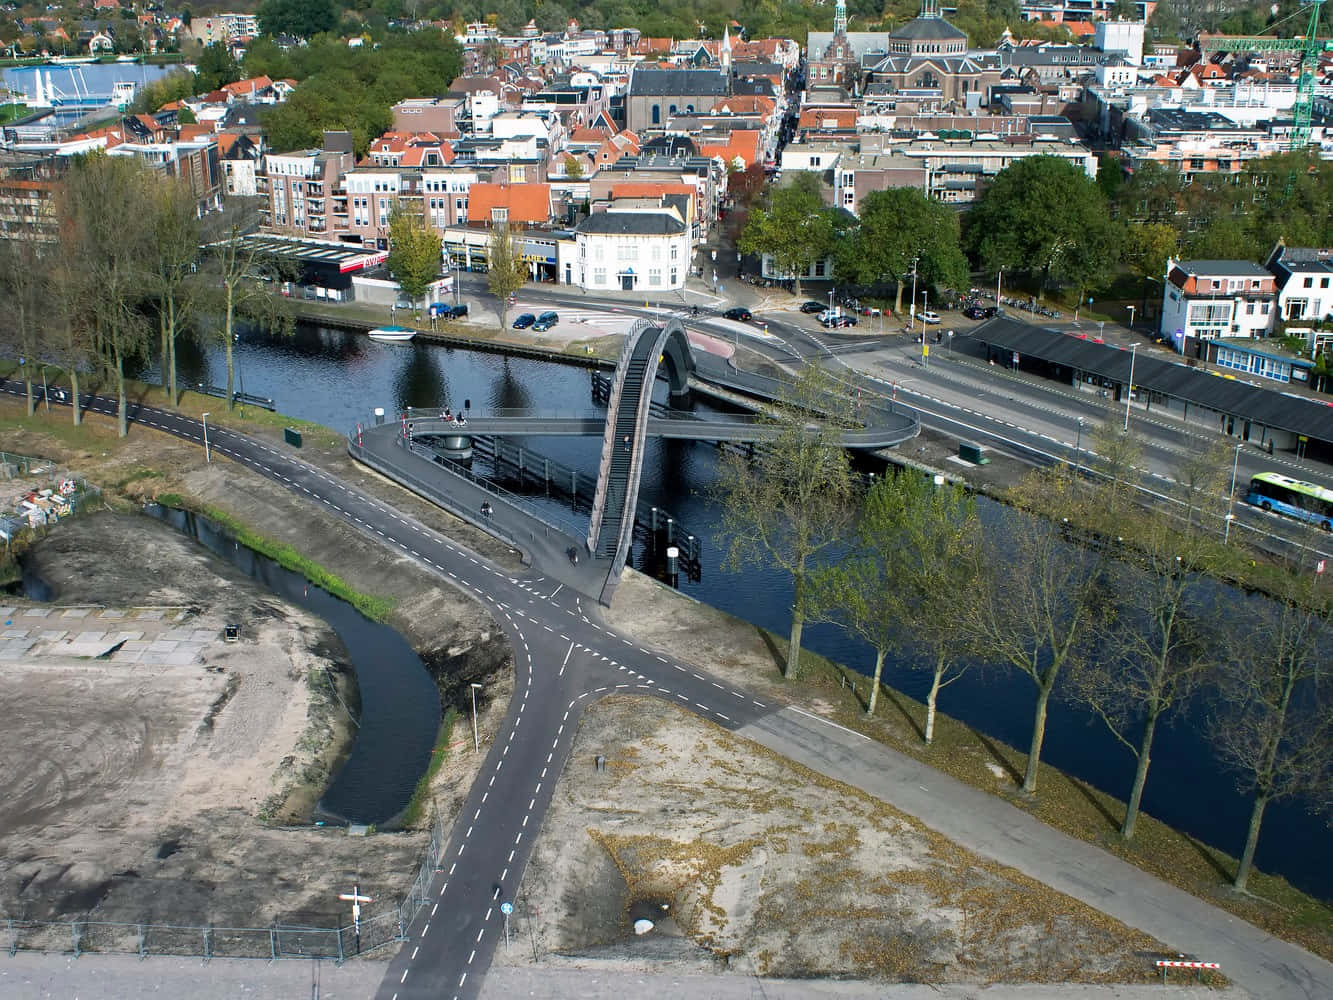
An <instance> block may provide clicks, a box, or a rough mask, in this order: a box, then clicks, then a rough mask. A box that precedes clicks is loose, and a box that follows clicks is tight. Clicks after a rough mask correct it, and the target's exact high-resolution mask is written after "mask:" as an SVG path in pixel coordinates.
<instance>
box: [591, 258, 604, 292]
mask: <svg viewBox="0 0 1333 1000" xmlns="http://www.w3.org/2000/svg"><path fill="white" fill-rule="evenodd" d="M598 256H601V255H600V254H598ZM592 283H593V284H594V285H605V284H606V268H604V267H594V268H593V269H592Z"/></svg>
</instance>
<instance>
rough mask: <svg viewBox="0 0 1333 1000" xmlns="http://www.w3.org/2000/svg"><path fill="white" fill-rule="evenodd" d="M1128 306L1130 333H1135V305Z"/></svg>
mask: <svg viewBox="0 0 1333 1000" xmlns="http://www.w3.org/2000/svg"><path fill="white" fill-rule="evenodd" d="M1126 308H1128V309H1129V330H1130V333H1133V332H1134V307H1133V306H1127V307H1126Z"/></svg>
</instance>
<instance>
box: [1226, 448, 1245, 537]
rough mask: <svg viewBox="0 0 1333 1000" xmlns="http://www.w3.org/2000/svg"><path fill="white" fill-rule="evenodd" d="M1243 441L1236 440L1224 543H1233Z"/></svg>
mask: <svg viewBox="0 0 1333 1000" xmlns="http://www.w3.org/2000/svg"><path fill="white" fill-rule="evenodd" d="M1244 443H1245V442H1243V441H1237V442H1236V457H1235V458H1233V459H1232V460H1231V493H1230V495H1229V496H1228V497H1227V526H1226V530H1225V531H1224V532H1223V533H1222V544H1223V545H1230V544H1231V522H1232V521H1233V520H1235V518H1236V515H1235V514H1234V513H1233V511H1234V510H1235V509H1236V470H1237V468H1238V467H1239V466H1240V446H1241V445H1242V444H1244Z"/></svg>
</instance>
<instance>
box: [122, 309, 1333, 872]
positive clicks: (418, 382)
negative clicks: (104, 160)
mask: <svg viewBox="0 0 1333 1000" xmlns="http://www.w3.org/2000/svg"><path fill="white" fill-rule="evenodd" d="M179 353H180V356H181V359H182V362H181V363H182V373H185V372H186V370H187V367H186V365H187V363H188V364H189V365H197V367H195V368H190V369H189V372H190V375H189V377H190V379H191V380H194V381H212V382H214V383H215V384H216V383H217V382H220V381H221V379H222V378H223V377H225V368H224V366H223V364H222V360H221V358H222V349H221V347H220V346H216V345H214V346H208V347H205V348H203V349H198V350H197V353H196V354H194V355H189V354H188V353H187V351H186V350H185V349H184V348H182V349H181V351H180V352H179ZM236 358H237V368H238V373H239V375H240V377H241V378H243V379H244V381H245V389H246V390H247V391H249V392H252V393H257V394H259V395H263V396H271V397H272V398H273V399H275V400H276V401H277V404H278V407H279V409H280V410H281V411H282V412H284V413H288V414H291V415H292V416H295V417H299V418H302V419H306V420H311V421H315V422H317V423H321V424H324V425H326V426H328V427H332V428H335V429H338V430H342V431H346V430H349V429H350V428H352V427H354V426H355V425H356V423H357V421H366V420H367V419H368V418H369V417H370V414H371V412H372V411H373V409H374V408H375V407H377V406H379V407H384V408H385V409H386V411H387V412H388V413H390V414H393V413H397V412H399V411H400V410H401V408H402V407H404V406H406V405H413V406H432V407H434V406H443V405H448V406H452V407H454V408H457V407H458V405H459V404H460V403H461V402H462V401H463V400H464V399H467V398H471V400H472V403H473V408H474V412H484V409H489V408H491V407H501V406H504V407H515V406H517V407H528V408H546V409H551V410H560V411H565V412H570V411H573V412H576V413H580V414H594V413H602V412H604V411H603V409H602V408H601V407H600V406H598V405H596V404H595V403H593V401H592V399H591V397H590V393H589V374H588V371H587V370H586V369H583V368H579V367H576V366H573V365H565V364H557V363H551V362H541V361H533V360H528V359H525V358H505V357H502V356H499V355H496V354H491V353H484V352H480V351H462V350H455V349H451V348H444V347H436V346H430V345H427V344H424V343H421V344H419V343H416V342H413V343H412V344H411V345H410V346H404V345H398V344H378V343H375V342H373V341H369V340H368V339H366V338H365V337H364V336H359V335H355V334H350V333H347V332H345V331H339V330H329V329H321V328H318V327H310V326H300V327H298V329H297V333H296V336H295V337H292V338H279V337H271V336H268V335H265V334H263V333H262V332H259V331H252V330H247V331H245V332H244V333H243V334H242V336H241V338H240V341H239V342H238V343H237V345H236ZM144 372H145V375H146V376H147V377H150V378H152V377H155V374H156V369H155V368H154V367H152V366H151V365H150V366H146V367H145V369H144ZM196 373H198V374H197V375H196ZM205 376H206V377H205ZM665 394H666V386H665V384H664V383H659V385H658V386H657V390H656V392H655V399H659V401H661V400H665V398H666V397H665ZM695 407H696V409H699V410H701V411H704V412H709V410H710V407H709V405H708V404H707V403H706V402H696V403H695ZM522 443H523V444H524V445H525V446H526V447H529V448H531V449H534V450H536V451H538V452H540V453H541V454H543V455H544V456H546V457H549V458H551V459H553V460H556V461H559V462H563V463H565V464H567V465H571V466H573V467H575V468H577V469H579V470H580V471H582V472H584V473H585V474H587V475H592V476H595V475H596V471H597V463H598V457H599V449H600V444H601V442H600V439H598V438H574V437H568V438H530V439H527V440H526V441H524V442H522ZM717 461H718V451H717V449H716V448H715V447H713V446H712V445H708V444H702V443H699V444H694V443H689V442H683V441H662V440H658V441H651V442H649V445H648V449H647V451H646V453H645V456H644V476H643V484H642V487H641V493H640V499H641V501H642V502H643V503H644V504H646V505H649V506H651V505H657V506H659V507H661V508H664V509H666V510H669V511H670V512H671V513H672V514H673V515H674V516H675V517H676V518H677V519H678V520H679V521H680V523H681V524H683V525H685V526H687V529H688V530H690V531H693V532H694V533H695V534H696V535H697V536H698V537H699V539H700V541H701V543H702V549H703V567H704V572H703V575H702V579H701V580H699V581H698V582H691V581H687V580H685V579H684V578H683V577H682V579H681V583H680V585H681V589H682V590H683V591H685V592H686V593H688V594H690V595H691V596H693V597H695V598H697V599H698V600H701V601H703V602H705V603H708V604H711V605H713V606H715V607H718V608H720V609H721V610H723V611H726V612H729V613H731V614H733V615H736V616H737V617H740V618H742V619H744V620H746V621H749V622H752V623H754V624H756V625H759V626H762V627H764V628H768V629H771V630H772V631H774V632H777V633H778V634H780V635H781V634H785V633H786V631H787V628H788V625H789V622H790V617H789V614H790V611H789V609H790V608H791V602H792V591H791V583H790V580H789V579H788V578H787V577H785V576H784V575H782V574H779V573H774V572H766V571H756V570H754V569H752V568H750V569H743V570H740V571H737V572H726V571H723V569H722V567H721V561H722V558H723V555H724V553H723V552H722V551H720V550H719V548H718V546H717V544H716V540H715V539H714V537H713V536H714V533H715V532H716V530H717V525H718V520H719V512H718V508H717V505H716V503H714V501H713V500H712V498H711V496H710V494H709V489H710V487H711V485H712V483H713V482H714V478H715V473H716V468H717ZM556 502H557V501H555V500H546V499H545V498H544V497H537V498H535V499H534V503H537V504H538V505H541V504H554V503H556ZM978 506H979V515H980V517H981V519H982V521H983V523H984V525H985V527H986V528H987V530H989V531H993V532H1002V533H1007V532H1008V531H1009V530H1010V524H1011V522H1010V520H1009V519H1010V518H1011V517H1012V516H1013V515H1012V514H1011V512H1010V511H1008V510H1007V509H1005V508H1003V507H1000V506H998V505H996V504H993V503H990V502H987V501H984V500H983V501H981V502H980V503H979V505H978ZM633 565H635V566H637V567H642V568H644V569H645V570H646V571H649V572H651V571H653V569H654V566H655V563H654V560H653V559H652V558H651V554H650V553H647V552H645V551H644V550H643V549H642V547H639V548H638V551H636V553H635V556H634V561H633ZM957 599H958V601H959V602H960V604H961V602H965V601H967V600H968V599H969V595H968V594H966V593H960V594H959V595H957ZM806 642H807V645H808V647H809V648H810V649H812V650H814V651H815V652H818V653H820V654H822V655H824V656H827V657H829V658H831V659H834V660H838V661H841V662H843V663H847V664H849V665H851V666H853V667H855V668H856V669H859V670H863V671H864V670H868V669H869V667H870V665H871V664H872V662H873V659H872V653H871V652H870V650H869V649H868V648H866V647H865V646H864V645H863V644H861V643H858V642H856V641H855V640H852V639H850V638H848V636H847V635H846V634H844V633H843V632H842V631H841V630H839V629H837V628H835V627H833V626H829V625H815V626H810V627H808V628H807V629H806ZM705 665H706V664H705ZM885 672H886V682H887V683H889V684H891V685H893V686H895V687H897V688H899V689H901V690H903V691H904V692H906V693H907V694H909V695H910V696H912V697H914V698H917V699H923V698H924V696H925V693H926V687H927V684H928V675H927V674H926V673H925V672H924V671H921V670H918V669H916V668H915V666H914V665H913V664H911V663H909V662H906V661H903V660H901V659H897V660H892V661H890V662H889V663H888V664H886V668H885ZM1033 698H1034V695H1033V687H1032V685H1031V683H1030V682H1027V681H1026V680H1025V679H1023V678H1015V677H1013V676H1010V675H1006V674H1002V673H1000V672H992V671H982V670H976V671H971V672H970V673H969V674H968V675H967V676H966V677H964V678H963V679H962V680H960V681H959V682H957V683H956V684H954V685H952V686H950V687H949V688H948V690H947V691H946V693H945V695H944V696H943V698H942V700H941V705H940V707H941V710H942V711H944V712H947V713H949V714H951V715H953V716H955V717H957V718H959V719H961V720H962V721H964V722H966V723H968V724H970V725H973V726H975V727H977V728H978V729H979V730H981V731H983V732H984V733H986V734H987V735H988V736H989V737H991V738H994V739H999V740H1002V741H1004V742H1006V743H1008V744H1010V745H1012V746H1016V747H1020V748H1024V749H1025V748H1026V747H1027V740H1028V736H1029V723H1030V720H1031V716H1032V705H1033ZM1043 757H1044V759H1045V760H1046V761H1047V762H1049V763H1050V764H1052V765H1054V766H1056V767H1059V768H1062V769H1064V770H1066V771H1068V772H1069V773H1071V774H1073V775H1075V776H1076V777H1079V778H1081V779H1083V780H1086V781H1087V782H1089V783H1090V784H1092V785H1094V786H1095V787H1097V788H1101V789H1104V790H1106V791H1108V792H1110V793H1112V794H1115V795H1118V796H1121V797H1123V796H1125V794H1126V793H1127V791H1128V787H1129V783H1130V779H1131V778H1132V757H1131V756H1130V754H1129V753H1128V751H1126V750H1125V749H1124V747H1123V746H1121V745H1120V744H1119V743H1117V742H1116V741H1115V740H1114V738H1112V737H1111V736H1110V735H1109V734H1108V733H1107V732H1106V731H1105V729H1104V727H1103V726H1102V725H1101V723H1099V722H1098V721H1097V720H1096V719H1095V718H1094V717H1092V716H1091V715H1090V714H1089V713H1087V712H1085V711H1082V710H1081V709H1078V708H1077V707H1076V706H1068V705H1061V706H1059V707H1058V709H1057V710H1056V711H1054V712H1053V713H1052V716H1051V720H1050V725H1049V726H1048V729H1047V736H1046V747H1045V752H1044V754H1043ZM1153 757H1154V762H1153V771H1152V775H1151V777H1150V779H1149V782H1148V786H1147V789H1146V791H1145V794H1144V802H1143V805H1144V809H1145V811H1147V812H1148V813H1150V814H1152V815H1154V816H1157V817H1158V818H1160V819H1162V820H1164V821H1166V822H1168V823H1170V824H1172V825H1173V826H1176V827H1178V828H1180V829H1183V830H1186V831H1189V832H1191V833H1192V834H1194V835H1196V836H1198V837H1199V838H1200V839H1201V840H1203V841H1205V842H1207V843H1210V844H1214V845H1216V846H1219V847H1221V848H1223V849H1225V850H1228V851H1230V852H1232V853H1235V854H1238V853H1239V851H1240V848H1241V846H1242V843H1243V838H1244V835H1245V824H1246V821H1247V818H1248V814H1249V804H1250V803H1249V799H1248V798H1247V797H1245V796H1242V795H1240V794H1238V793H1237V792H1236V790H1235V786H1234V784H1233V782H1232V781H1231V780H1230V779H1229V778H1228V777H1227V776H1225V775H1223V774H1221V773H1220V771H1219V768H1218V766H1217V765H1216V763H1215V762H1214V760H1213V755H1212V753H1211V751H1210V749H1209V747H1208V745H1207V743H1206V742H1205V741H1204V739H1203V738H1202V736H1201V735H1200V734H1199V731H1198V728H1197V727H1195V726H1192V725H1189V724H1187V723H1186V722H1184V721H1182V720H1181V719H1180V718H1178V717H1177V718H1173V719H1171V720H1169V721H1167V722H1165V723H1164V724H1163V726H1162V727H1161V729H1160V731H1159V734H1158V738H1157V744H1156V747H1155V749H1154V755H1153ZM1325 842H1326V835H1325V834H1324V828H1323V824H1322V823H1321V822H1320V821H1318V820H1317V819H1315V818H1313V817H1311V816H1309V815H1308V814H1307V813H1306V811H1305V809H1304V808H1303V806H1302V805H1301V804H1300V803H1293V802H1287V803H1277V804H1274V805H1272V806H1270V807H1269V811H1268V814H1267V816H1266V818H1265V825H1264V831H1263V836H1262V839H1261V841H1260V844H1259V852H1258V864H1259V865H1260V867H1262V868H1265V869H1266V870H1269V871H1275V872H1279V873H1281V874H1284V875H1286V876H1287V877H1288V878H1290V879H1291V880H1292V881H1293V882H1294V883H1296V884H1297V885H1300V886H1301V887H1302V888H1306V889H1308V890H1311V891H1314V892H1317V893H1319V894H1320V895H1322V896H1324V897H1326V898H1327V897H1333V871H1330V870H1329V868H1328V866H1326V865H1325V864H1324V863H1323V851H1322V849H1321V847H1320V845H1321V844H1323V843H1325Z"/></svg>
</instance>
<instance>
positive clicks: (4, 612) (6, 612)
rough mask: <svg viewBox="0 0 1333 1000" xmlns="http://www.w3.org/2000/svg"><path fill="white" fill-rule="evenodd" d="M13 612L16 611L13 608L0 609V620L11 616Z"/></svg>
mask: <svg viewBox="0 0 1333 1000" xmlns="http://www.w3.org/2000/svg"><path fill="white" fill-rule="evenodd" d="M15 610H17V609H16V608H14V607H13V606H9V607H4V608H0V618H8V617H9V616H10V615H12V614H13V613H14V612H15ZM25 610H26V609H25Z"/></svg>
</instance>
